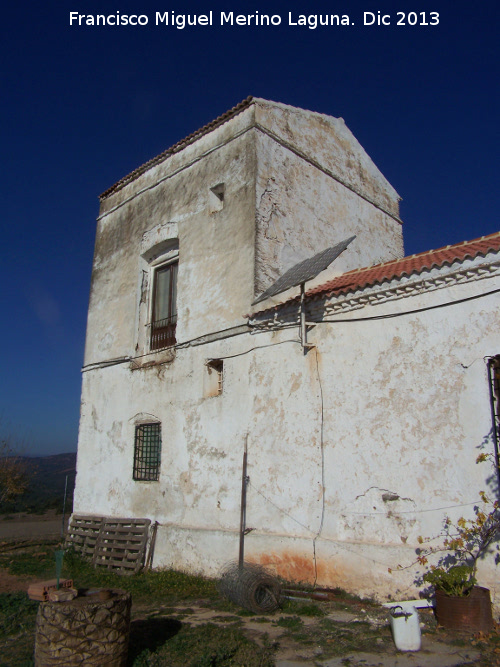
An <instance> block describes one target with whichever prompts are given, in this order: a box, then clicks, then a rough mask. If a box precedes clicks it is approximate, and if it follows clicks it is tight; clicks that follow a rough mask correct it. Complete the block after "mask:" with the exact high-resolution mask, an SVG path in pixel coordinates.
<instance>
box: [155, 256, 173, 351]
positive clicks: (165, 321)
mask: <svg viewBox="0 0 500 667" xmlns="http://www.w3.org/2000/svg"><path fill="white" fill-rule="evenodd" d="M178 266H179V262H171V263H170V264H166V265H163V266H159V267H158V268H157V269H155V272H154V279H153V304H152V309H151V313H152V315H151V338H150V349H151V350H161V349H162V348H164V347H171V346H172V345H175V327H176V324H177V305H176V301H177V269H178Z"/></svg>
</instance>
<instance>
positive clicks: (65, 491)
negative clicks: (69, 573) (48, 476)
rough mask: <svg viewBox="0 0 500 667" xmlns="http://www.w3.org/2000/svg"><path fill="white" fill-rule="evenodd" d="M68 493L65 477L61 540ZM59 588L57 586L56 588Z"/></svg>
mask: <svg viewBox="0 0 500 667" xmlns="http://www.w3.org/2000/svg"><path fill="white" fill-rule="evenodd" d="M67 493H68V475H66V482H65V484H64V500H63V512H62V524H61V539H62V538H63V537H64V517H65V515H66V495H67ZM57 588H59V585H58V586H57Z"/></svg>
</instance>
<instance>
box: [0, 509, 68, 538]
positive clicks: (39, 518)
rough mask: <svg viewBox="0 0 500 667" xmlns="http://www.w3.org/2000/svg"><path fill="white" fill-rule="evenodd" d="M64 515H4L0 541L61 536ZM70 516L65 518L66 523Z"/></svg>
mask: <svg viewBox="0 0 500 667" xmlns="http://www.w3.org/2000/svg"><path fill="white" fill-rule="evenodd" d="M62 519H63V517H62V515H61V514H56V513H55V512H47V513H46V514H40V515H38V514H2V515H0V541H1V540H12V539H28V538H29V539H38V538H46V539H49V538H55V539H57V538H58V537H60V536H61V529H62ZM67 519H69V516H66V517H65V523H66V522H67Z"/></svg>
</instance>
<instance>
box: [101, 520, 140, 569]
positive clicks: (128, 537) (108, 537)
mask: <svg viewBox="0 0 500 667" xmlns="http://www.w3.org/2000/svg"><path fill="white" fill-rule="evenodd" d="M150 524H151V521H150V520H149V519H106V520H105V522H104V524H103V525H102V526H101V531H100V533H99V538H98V540H97V544H96V547H95V551H94V565H95V566H96V567H104V568H106V569H107V570H112V571H114V572H118V573H120V574H132V573H134V572H138V571H139V570H140V569H141V568H142V566H143V565H144V556H145V553H146V546H147V543H148V536H149V526H150Z"/></svg>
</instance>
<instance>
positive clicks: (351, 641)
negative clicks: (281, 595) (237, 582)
mask: <svg viewBox="0 0 500 667" xmlns="http://www.w3.org/2000/svg"><path fill="white" fill-rule="evenodd" d="M61 522H62V517H61V516H57V515H54V514H51V515H50V514H49V515H45V516H43V517H33V516H25V517H19V519H18V520H14V519H8V520H2V519H1V518H0V548H1V546H2V542H3V545H4V546H5V545H6V544H8V543H9V541H14V542H16V543H17V542H18V541H19V540H22V539H23V538H24V539H27V540H28V539H29V540H33V539H40V540H42V539H43V538H47V536H49V537H50V536H54V537H55V538H56V539H58V538H59V537H60V535H61ZM39 579H40V578H39V577H34V576H16V575H12V574H9V573H8V572H7V571H6V570H4V569H2V568H0V593H14V592H17V591H27V590H28V586H29V584H30V583H31V582H33V581H37V580H39ZM216 607H217V605H215V608H213V606H212V607H211V604H210V603H209V602H208V601H203V600H199V601H197V600H196V601H195V600H193V601H192V602H191V604H190V605H189V607H186V606H184V605H181V604H179V605H177V606H176V607H175V608H171V607H165V606H164V605H161V604H159V605H158V604H155V605H146V606H142V605H140V604H133V606H132V628H131V631H132V632H134V627H136V628H140V627H142V624H147V625H148V626H149V625H151V624H153V625H154V623H155V622H158V623H159V626H158V627H160V626H161V623H162V622H163V623H165V620H166V619H169V622H174V623H179V624H180V623H182V624H185V623H186V624H189V625H191V626H194V625H198V624H202V623H207V622H210V623H215V624H219V625H224V624H230V623H238V624H241V627H242V628H243V629H244V631H245V633H246V634H247V635H248V636H249V637H250V638H252V639H254V640H255V641H256V642H257V643H259V644H261V645H263V644H264V643H266V642H271V643H272V644H275V645H276V646H277V650H276V653H275V659H276V667H305V666H311V667H312V666H315V667H344V666H346V665H349V667H458V666H459V665H460V666H464V667H465V666H467V667H470V666H472V665H489V666H495V667H496V666H497V665H498V666H499V667H500V646H499V645H498V644H495V645H496V646H499V648H496V649H495V648H493V649H491V648H490V649H489V650H488V651H487V654H488V658H487V660H486V661H484V660H483V655H484V654H483V651H479V650H477V648H480V647H479V646H476V644H477V643H475V642H474V641H471V638H470V637H467V638H460V637H458V638H457V636H456V635H455V634H451V633H448V632H446V631H444V630H443V629H439V628H438V629H436V623H435V620H434V616H433V612H432V610H431V609H427V610H421V611H420V612H419V613H420V620H421V627H422V648H421V650H420V651H419V652H417V653H402V652H400V651H397V650H396V648H395V646H394V643H393V641H392V637H391V634H390V631H389V625H388V620H389V617H388V611H387V609H385V608H383V607H380V606H378V605H373V604H370V603H368V604H367V605H364V604H363V602H362V601H359V600H349V599H346V600H343V599H342V600H338V601H334V602H328V603H322V608H323V610H324V613H325V615H324V616H323V617H322V618H321V619H318V618H317V617H308V616H304V615H302V616H301V619H297V616H295V615H293V614H286V613H281V612H280V611H278V612H276V613H275V614H274V615H272V616H269V617H262V618H256V617H255V616H244V615H237V616H236V615H235V614H234V613H230V612H227V611H223V610H222V609H217V608H216ZM365 607H366V608H365ZM298 621H299V624H297V623H298ZM325 623H326V624H327V627H329V628H330V630H329V632H330V631H331V635H329V636H331V639H327V642H330V641H331V642H332V646H331V647H330V646H329V645H328V643H327V645H325ZM152 630H154V628H153V627H152ZM499 630H500V627H499ZM320 637H322V640H321V641H322V642H323V643H322V645H320V644H321V641H320V640H319V638H320ZM457 639H458V640H457ZM350 645H352V646H353V649H354V645H355V646H356V649H355V650H350V648H349V646H350ZM332 649H333V651H332ZM345 649H347V652H346V650H345ZM497 652H498V654H497ZM332 653H333V654H332ZM336 654H338V657H336ZM497 658H498V660H497Z"/></svg>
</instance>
